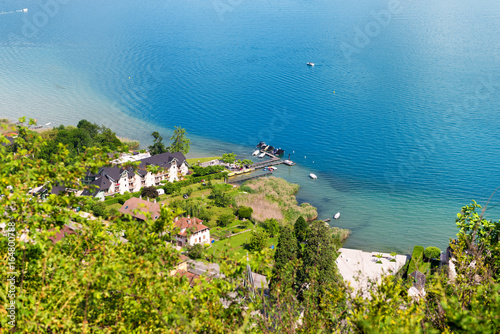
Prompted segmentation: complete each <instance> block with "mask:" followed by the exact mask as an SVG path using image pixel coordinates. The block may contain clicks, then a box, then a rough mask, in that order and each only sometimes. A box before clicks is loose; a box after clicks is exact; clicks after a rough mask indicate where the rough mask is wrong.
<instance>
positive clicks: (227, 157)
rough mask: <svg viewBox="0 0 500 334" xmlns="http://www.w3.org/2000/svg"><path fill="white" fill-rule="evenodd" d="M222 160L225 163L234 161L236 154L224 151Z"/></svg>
mask: <svg viewBox="0 0 500 334" xmlns="http://www.w3.org/2000/svg"><path fill="white" fill-rule="evenodd" d="M222 161H224V162H225V163H227V164H232V163H234V162H235V161H236V154H235V153H224V154H222Z"/></svg>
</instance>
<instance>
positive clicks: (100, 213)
mask: <svg viewBox="0 0 500 334" xmlns="http://www.w3.org/2000/svg"><path fill="white" fill-rule="evenodd" d="M91 210H92V212H93V213H94V215H95V216H97V217H103V218H106V217H108V215H109V212H108V209H106V205H105V204H104V203H103V202H100V201H99V202H94V203H93V204H92V206H91Z"/></svg>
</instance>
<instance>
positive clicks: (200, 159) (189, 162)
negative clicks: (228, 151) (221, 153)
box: [186, 157, 222, 165]
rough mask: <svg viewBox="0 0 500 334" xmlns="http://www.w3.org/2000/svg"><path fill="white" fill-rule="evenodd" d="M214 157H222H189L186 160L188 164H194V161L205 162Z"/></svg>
mask: <svg viewBox="0 0 500 334" xmlns="http://www.w3.org/2000/svg"><path fill="white" fill-rule="evenodd" d="M215 159H222V157H206V158H191V159H186V162H187V163H188V164H190V165H193V164H196V163H198V162H199V163H202V162H207V161H211V160H215Z"/></svg>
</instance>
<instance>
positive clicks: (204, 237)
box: [189, 228, 210, 246]
mask: <svg viewBox="0 0 500 334" xmlns="http://www.w3.org/2000/svg"><path fill="white" fill-rule="evenodd" d="M209 243H210V229H208V228H207V229H205V230H203V231H199V232H196V233H193V234H192V235H191V237H190V238H189V245H191V246H193V245H195V244H202V245H203V244H209Z"/></svg>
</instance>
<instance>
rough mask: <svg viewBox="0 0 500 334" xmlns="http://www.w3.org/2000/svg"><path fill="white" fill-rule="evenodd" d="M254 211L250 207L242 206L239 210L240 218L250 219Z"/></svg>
mask: <svg viewBox="0 0 500 334" xmlns="http://www.w3.org/2000/svg"><path fill="white" fill-rule="evenodd" d="M252 213H253V209H252V208H251V207H248V206H240V208H239V209H238V216H239V217H240V218H250V217H251V216H252Z"/></svg>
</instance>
